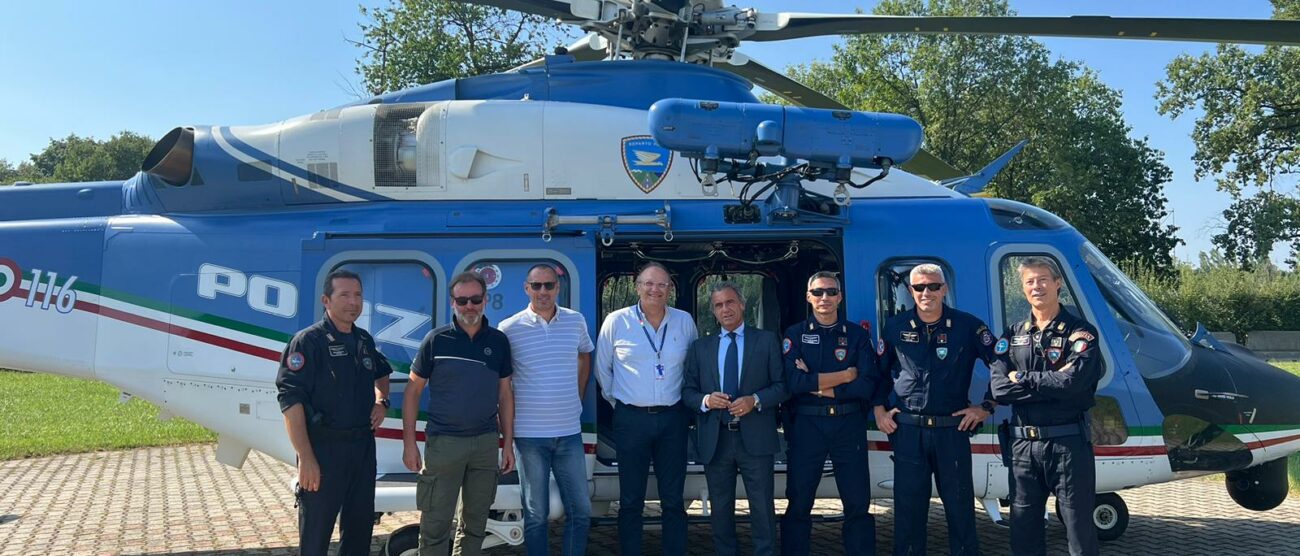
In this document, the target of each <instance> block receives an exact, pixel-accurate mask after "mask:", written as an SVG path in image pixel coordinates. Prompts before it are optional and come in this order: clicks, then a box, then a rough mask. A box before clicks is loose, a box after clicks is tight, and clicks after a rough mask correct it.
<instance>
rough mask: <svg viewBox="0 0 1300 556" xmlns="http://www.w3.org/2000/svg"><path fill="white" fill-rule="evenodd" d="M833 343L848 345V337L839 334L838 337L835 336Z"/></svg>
mask: <svg viewBox="0 0 1300 556" xmlns="http://www.w3.org/2000/svg"><path fill="white" fill-rule="evenodd" d="M835 345H839V346H847V345H849V339H848V338H846V337H844V336H840V337H838V338H835Z"/></svg>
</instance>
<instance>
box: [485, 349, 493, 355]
mask: <svg viewBox="0 0 1300 556" xmlns="http://www.w3.org/2000/svg"><path fill="white" fill-rule="evenodd" d="M483 355H492V348H490V347H485V348H483Z"/></svg>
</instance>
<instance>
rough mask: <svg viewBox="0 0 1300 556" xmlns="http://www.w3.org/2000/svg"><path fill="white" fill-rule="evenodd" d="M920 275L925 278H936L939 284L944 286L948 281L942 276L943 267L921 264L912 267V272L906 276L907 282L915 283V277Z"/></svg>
mask: <svg viewBox="0 0 1300 556" xmlns="http://www.w3.org/2000/svg"><path fill="white" fill-rule="evenodd" d="M922 274H924V275H926V276H938V277H939V281H940V282H942V283H945V284H946V283H948V280H947V279H945V278H944V276H943V267H941V266H939V265H937V264H934V263H921V264H919V265H916V266H914V267H912V271H911V272H909V273H908V274H907V281H908V282H911V283H916V277H917V276H920V275H922Z"/></svg>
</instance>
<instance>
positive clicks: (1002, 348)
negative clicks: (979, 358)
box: [993, 338, 1008, 355]
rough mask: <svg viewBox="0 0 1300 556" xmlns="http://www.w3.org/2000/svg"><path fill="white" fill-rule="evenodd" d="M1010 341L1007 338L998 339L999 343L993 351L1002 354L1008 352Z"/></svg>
mask: <svg viewBox="0 0 1300 556" xmlns="http://www.w3.org/2000/svg"><path fill="white" fill-rule="evenodd" d="M1007 349H1008V342H1007V339H1006V338H1003V339H1001V340H998V345H997V346H995V347H994V348H993V353H996V354H998V355H1002V354H1004V353H1006V352H1007Z"/></svg>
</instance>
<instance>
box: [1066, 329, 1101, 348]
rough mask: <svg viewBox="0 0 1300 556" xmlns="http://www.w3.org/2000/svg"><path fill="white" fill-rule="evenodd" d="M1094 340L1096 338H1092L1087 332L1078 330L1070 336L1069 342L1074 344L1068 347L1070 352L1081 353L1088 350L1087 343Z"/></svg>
mask: <svg viewBox="0 0 1300 556" xmlns="http://www.w3.org/2000/svg"><path fill="white" fill-rule="evenodd" d="M1096 339H1097V337H1096V336H1093V335H1092V334H1091V333H1090V332H1088V331H1087V330H1080V331H1078V332H1075V333H1074V334H1070V340H1072V341H1073V342H1074V343H1073V344H1071V346H1070V351H1073V352H1075V353H1083V352H1085V351H1087V350H1088V342H1091V341H1093V340H1096Z"/></svg>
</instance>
